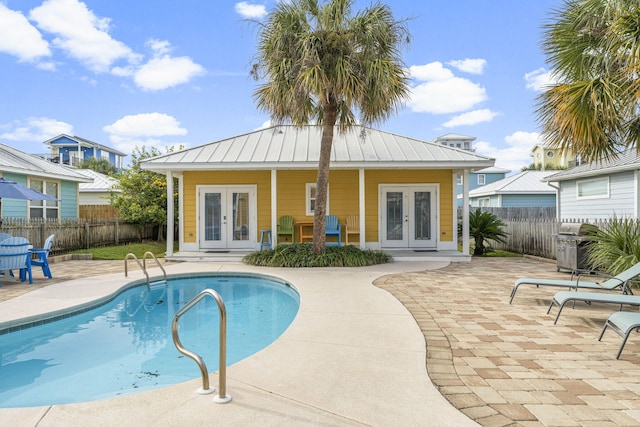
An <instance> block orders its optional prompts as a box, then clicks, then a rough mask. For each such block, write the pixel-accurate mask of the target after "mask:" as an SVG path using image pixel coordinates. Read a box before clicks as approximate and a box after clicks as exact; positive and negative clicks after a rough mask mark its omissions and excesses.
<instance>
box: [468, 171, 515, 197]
mask: <svg viewBox="0 0 640 427" xmlns="http://www.w3.org/2000/svg"><path fill="white" fill-rule="evenodd" d="M509 172H511V171H510V170H509V169H503V168H498V167H490V168H484V169H481V170H479V171H473V172H470V173H469V191H470V192H471V191H473V190H475V189H476V188H479V187H483V186H485V185H488V184H492V183H494V182H496V181H500V180H501V179H504V177H505V176H507V174H508V173H509ZM462 181H463V177H462V176H459V177H458V181H457V188H458V206H462Z"/></svg>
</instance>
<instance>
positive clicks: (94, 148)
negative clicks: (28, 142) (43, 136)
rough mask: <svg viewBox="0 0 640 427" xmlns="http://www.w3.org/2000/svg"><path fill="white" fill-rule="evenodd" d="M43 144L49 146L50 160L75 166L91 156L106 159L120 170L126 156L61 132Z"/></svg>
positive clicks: (104, 146) (109, 148)
mask: <svg viewBox="0 0 640 427" xmlns="http://www.w3.org/2000/svg"><path fill="white" fill-rule="evenodd" d="M44 144H47V145H48V146H49V147H50V160H51V161H52V162H54V163H61V164H65V165H69V166H74V167H77V166H78V165H79V164H80V162H81V161H82V160H88V159H90V158H92V157H93V158H96V159H106V160H108V161H109V163H110V164H112V165H113V166H115V167H116V169H118V170H120V169H122V166H123V164H124V158H125V157H126V154H125V153H123V152H121V151H118V150H116V149H113V148H111V147H107V146H106V145H102V144H98V143H97V142H93V141H89V140H88V139H84V138H80V137H78V136H69V135H65V134H61V135H58V136H56V137H54V138H51V139H49V140H47V141H45V142H44Z"/></svg>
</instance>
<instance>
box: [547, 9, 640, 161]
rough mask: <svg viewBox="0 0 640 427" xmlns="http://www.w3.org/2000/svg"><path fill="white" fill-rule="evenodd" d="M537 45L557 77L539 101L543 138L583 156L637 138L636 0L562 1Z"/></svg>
mask: <svg viewBox="0 0 640 427" xmlns="http://www.w3.org/2000/svg"><path fill="white" fill-rule="evenodd" d="M553 18H554V20H553V21H552V22H551V23H549V24H547V25H546V29H545V37H544V41H543V48H544V50H545V53H546V54H547V56H548V62H549V63H550V65H551V68H552V71H553V72H554V73H555V76H556V78H557V79H558V81H559V83H558V84H555V85H553V86H551V87H550V88H549V89H548V90H547V91H546V92H544V93H543V94H542V95H541V96H540V97H539V99H538V109H537V114H538V117H539V119H540V121H541V123H542V126H543V130H544V132H545V133H546V136H547V138H548V142H549V143H551V144H552V145H553V146H555V147H557V148H563V149H565V150H567V151H568V152H575V153H576V154H579V155H580V156H581V157H582V158H583V159H584V160H587V161H590V160H599V159H610V158H613V157H615V156H617V155H618V154H619V153H620V151H621V150H624V149H627V148H631V147H636V149H638V142H639V141H640V118H639V116H638V100H639V98H640V90H639V89H640V81H639V79H638V75H639V74H638V72H639V71H640V26H639V25H638V21H639V20H640V0H565V3H564V5H563V7H562V8H561V9H559V10H556V11H555V12H554V14H553Z"/></svg>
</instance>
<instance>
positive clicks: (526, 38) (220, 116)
mask: <svg viewBox="0 0 640 427" xmlns="http://www.w3.org/2000/svg"><path fill="white" fill-rule="evenodd" d="M384 3H386V4H388V5H389V6H390V7H391V8H392V10H393V13H394V15H395V17H396V18H398V19H403V18H410V21H409V22H408V27H409V30H410V32H411V35H412V38H413V39H412V42H411V44H410V45H409V47H408V48H407V49H406V50H405V51H404V54H403V59H404V62H405V64H406V65H407V67H409V69H410V71H411V76H412V82H411V85H412V98H411V100H410V101H409V102H408V103H407V104H406V106H405V107H404V108H403V109H402V110H400V111H399V112H398V114H396V115H394V116H392V117H391V119H389V120H388V121H386V122H384V123H381V124H378V125H376V127H377V128H379V129H382V130H385V131H389V132H394V133H398V134H401V135H406V136H411V137H414V138H418V139H423V140H427V141H432V140H434V139H435V138H437V137H438V136H441V135H444V134H447V133H458V134H464V135H470V136H474V137H476V138H477V139H476V141H475V143H474V145H475V147H476V149H477V152H478V153H481V154H486V155H489V156H492V157H495V158H496V166H499V167H503V168H507V169H511V170H513V171H517V170H519V169H520V168H521V167H523V166H526V165H528V164H530V163H531V161H532V159H531V157H530V156H529V153H530V151H531V149H532V148H533V146H534V145H535V144H537V143H539V142H542V141H541V140H540V135H539V126H538V123H537V120H536V117H535V113H534V111H535V99H536V97H537V96H538V95H539V93H540V90H541V88H542V87H544V85H545V84H547V83H548V82H549V70H548V68H547V66H546V64H545V58H544V56H543V54H542V52H541V49H540V42H541V38H542V30H541V27H542V25H543V24H544V23H545V22H548V21H549V19H550V14H551V12H552V10H553V9H557V8H559V7H560V6H561V5H562V4H563V2H562V0H520V1H516V0H484V1H482V0H454V1H448V2H447V1H409V0H395V1H392V0H387V1H384ZM275 4H276V1H275V0H264V1H256V0H251V1H244V2H234V1H224V0H222V1H220V0H218V1H208V0H180V1H176V0H154V1H131V0H84V1H81V0H46V1H43V0H0V70H2V74H1V75H2V78H1V79H0V142H1V143H4V144H7V145H10V146H13V147H16V148H19V149H21V150H23V151H25V152H28V153H36V154H39V153H46V151H47V147H46V146H45V145H44V144H43V143H42V142H43V141H45V140H47V139H49V138H51V137H53V136H56V135H58V134H60V133H66V134H70V135H77V136H80V137H82V138H87V139H90V140H92V141H96V142H99V143H101V144H105V145H109V146H112V147H114V148H116V149H119V150H121V151H124V152H126V153H130V152H131V150H132V148H133V147H135V146H143V145H144V146H147V147H149V146H156V147H159V148H160V149H161V150H162V151H164V148H163V147H164V146H178V145H184V146H186V147H193V146H197V145H201V144H205V143H208V142H212V141H216V140H219V139H223V138H226V137H230V136H234V135H237V134H242V133H247V132H251V131H253V130H256V129H259V128H261V127H263V126H265V125H266V124H268V120H269V117H268V115H266V114H264V113H262V112H259V111H258V110H257V109H256V103H255V101H254V98H253V92H254V90H255V89H256V87H257V82H255V81H254V80H253V79H252V78H251V77H249V70H250V68H251V64H252V60H253V58H254V55H255V46H256V37H257V35H256V25H255V24H254V23H251V22H250V21H248V20H251V19H252V20H257V21H259V20H261V19H262V18H263V17H264V14H265V13H266V12H268V11H269V10H270V9H271V8H273V7H274V5H275ZM369 5H371V2H369V1H356V5H355V8H356V9H361V8H364V7H367V6H369Z"/></svg>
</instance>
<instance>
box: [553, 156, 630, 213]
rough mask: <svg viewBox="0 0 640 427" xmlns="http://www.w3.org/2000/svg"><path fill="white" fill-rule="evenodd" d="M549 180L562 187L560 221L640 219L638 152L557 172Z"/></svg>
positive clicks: (558, 205) (558, 199)
mask: <svg viewBox="0 0 640 427" xmlns="http://www.w3.org/2000/svg"><path fill="white" fill-rule="evenodd" d="M545 181H547V182H549V183H550V184H552V185H554V186H556V187H557V188H558V198H557V203H556V207H557V217H558V219H559V220H565V219H573V218H581V219H585V220H599V219H610V218H612V217H614V216H616V217H618V218H629V217H633V218H638V217H640V197H639V194H638V193H639V191H640V154H638V153H636V151H635V150H629V151H626V152H624V153H622V154H620V156H618V157H617V158H615V159H612V160H603V161H598V162H592V163H589V164H582V165H580V166H576V167H575V168H573V169H567V170H563V171H560V172H557V173H555V174H553V175H550V176H548V177H546V178H545Z"/></svg>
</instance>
